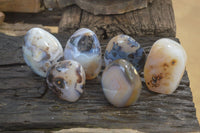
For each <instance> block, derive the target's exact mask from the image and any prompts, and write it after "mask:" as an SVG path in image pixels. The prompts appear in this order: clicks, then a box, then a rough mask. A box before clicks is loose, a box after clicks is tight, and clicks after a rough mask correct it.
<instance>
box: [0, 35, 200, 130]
mask: <svg viewBox="0 0 200 133" xmlns="http://www.w3.org/2000/svg"><path fill="white" fill-rule="evenodd" d="M56 37H57V38H58V40H60V42H61V44H62V46H63V47H64V46H65V44H66V41H67V39H68V37H67V36H66V35H65V34H63V35H56ZM0 38H1V41H0V55H1V56H0V60H1V62H0V80H1V82H0V94H1V95H0V101H1V102H0V131H7V130H17V131H24V130H25V131H27V132H28V131H29V130H30V129H31V131H33V130H36V131H41V132H43V131H45V130H48V131H49V130H58V129H62V128H75V127H83V128H89V127H90V128H109V129H110V128H122V129H127V128H129V129H134V130H138V131H140V132H198V131H200V130H199V124H198V121H197V118H196V110H195V108H194V103H193V102H192V94H191V90H190V87H189V83H190V82H189V79H188V76H187V72H185V74H184V76H183V78H182V80H181V82H180V85H179V86H178V88H177V90H176V91H175V92H174V93H173V94H171V95H164V94H157V93H153V92H150V91H149V90H148V89H147V88H146V85H145V83H144V78H143V74H142V73H141V79H142V84H143V87H142V93H141V96H140V98H139V100H138V101H137V102H136V104H134V105H132V106H130V107H128V108H115V107H113V106H112V105H110V104H109V103H108V102H107V100H106V99H105V97H104V95H103V91H102V89H101V82H100V81H101V74H102V73H101V74H100V75H99V76H98V77H97V78H96V79H94V80H91V81H87V83H86V86H85V90H84V94H83V96H82V97H81V98H80V100H79V101H77V102H76V103H69V102H66V101H63V100H60V99H58V97H57V96H56V95H55V94H54V93H53V92H52V91H51V90H48V88H47V86H46V83H45V79H43V78H41V77H38V76H37V75H35V74H34V73H33V72H32V71H31V69H30V68H28V66H27V65H26V64H25V63H24V60H23V57H22V45H23V37H11V36H7V35H4V34H0ZM134 38H135V39H136V40H137V41H138V42H139V43H140V44H141V45H142V47H144V49H145V52H146V53H147V54H148V52H149V50H150V48H151V46H152V44H153V43H154V42H155V41H156V40H157V39H159V38H160V37H134ZM172 39H174V40H176V41H178V39H176V38H172ZM107 42H108V40H103V41H101V45H102V49H103V51H104V50H105V46H106V44H107Z"/></svg>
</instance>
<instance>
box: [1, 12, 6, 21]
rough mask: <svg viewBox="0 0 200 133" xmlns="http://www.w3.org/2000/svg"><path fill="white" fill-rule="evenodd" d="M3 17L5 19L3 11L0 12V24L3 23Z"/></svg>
mask: <svg viewBox="0 0 200 133" xmlns="http://www.w3.org/2000/svg"><path fill="white" fill-rule="evenodd" d="M4 19H5V14H4V13H3V12H0V24H2V23H3V21H4Z"/></svg>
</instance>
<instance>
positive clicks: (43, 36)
mask: <svg viewBox="0 0 200 133" xmlns="http://www.w3.org/2000/svg"><path fill="white" fill-rule="evenodd" d="M24 41H25V44H24V45H23V47H22V50H23V56H24V60H25V62H26V64H27V65H28V66H29V67H30V68H31V69H32V70H33V71H34V72H35V73H36V74H38V75H40V76H42V77H46V74H47V71H48V68H49V67H50V66H51V65H52V64H54V63H56V62H57V61H58V60H59V59H60V58H61V57H63V48H62V46H61V44H60V42H59V41H58V40H57V39H56V38H55V37H54V36H53V35H52V34H50V33H49V32H47V31H45V30H43V29H41V28H32V29H30V30H29V31H28V32H27V34H26V35H25V37H24Z"/></svg>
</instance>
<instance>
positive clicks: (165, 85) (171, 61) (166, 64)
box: [144, 38, 187, 94]
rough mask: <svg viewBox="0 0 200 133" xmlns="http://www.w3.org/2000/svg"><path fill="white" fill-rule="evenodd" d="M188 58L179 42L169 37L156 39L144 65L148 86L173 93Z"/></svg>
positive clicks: (152, 89) (160, 91)
mask: <svg viewBox="0 0 200 133" xmlns="http://www.w3.org/2000/svg"><path fill="white" fill-rule="evenodd" d="M186 60H187V55H186V52H185V50H184V48H183V47H182V46H181V45H180V44H179V43H177V42H175V41H173V40H171V39H167V38H163V39H159V40H158V41H156V42H155V43H154V44H153V46H152V48H151V50H150V53H149V55H148V57H147V61H146V64H145V67H144V78H145V82H146V85H147V87H148V88H149V89H150V90H151V91H154V92H157V93H163V94H171V93H173V92H174V91H175V90H176V88H177V87H178V85H179V83H180V81H181V78H182V76H183V73H184V70H185V66H186Z"/></svg>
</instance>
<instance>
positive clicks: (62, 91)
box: [46, 60, 85, 102]
mask: <svg viewBox="0 0 200 133" xmlns="http://www.w3.org/2000/svg"><path fill="white" fill-rule="evenodd" d="M46 81H47V84H48V87H49V88H50V89H51V90H53V92H54V93H56V95H57V96H58V97H59V98H61V99H63V100H66V101H69V102H75V101H77V100H78V99H79V97H80V96H81V94H82V93H83V87H84V84H85V71H84V69H83V67H82V66H81V65H80V64H79V63H78V62H76V61H73V60H65V61H61V62H58V63H56V64H55V65H53V66H52V67H51V68H50V69H49V71H48V73H47V79H46Z"/></svg>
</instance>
